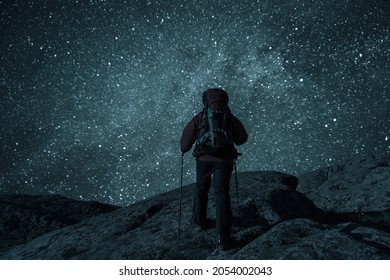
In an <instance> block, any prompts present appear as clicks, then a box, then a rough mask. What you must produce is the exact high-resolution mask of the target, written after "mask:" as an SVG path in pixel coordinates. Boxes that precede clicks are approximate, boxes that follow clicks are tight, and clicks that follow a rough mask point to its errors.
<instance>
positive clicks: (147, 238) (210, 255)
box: [0, 157, 390, 260]
mask: <svg viewBox="0 0 390 280" xmlns="http://www.w3.org/2000/svg"><path fill="white" fill-rule="evenodd" d="M237 177H238V191H237V190H236V184H235V180H234V176H233V177H232V186H231V195H232V205H233V212H234V225H233V232H234V236H235V237H236V239H237V242H236V244H235V246H233V248H232V249H231V250H227V251H219V250H217V249H216V246H215V232H214V228H213V222H215V215H214V213H215V205H214V200H213V194H212V193H210V200H209V211H208V213H209V219H210V228H209V229H206V230H201V229H199V228H197V227H196V226H194V225H193V224H192V223H191V212H192V188H193V185H188V186H185V187H183V189H182V192H180V189H175V190H172V191H170V192H167V193H163V194H160V195H158V196H155V197H151V198H149V199H146V200H143V201H140V202H137V203H135V204H132V205H130V206H128V207H116V206H112V205H106V204H102V203H97V202H85V201H74V200H71V199H67V198H64V197H60V196H27V195H1V196H0V208H1V212H0V213H1V214H0V219H1V220H0V230H1V232H0V238H1V240H0V242H1V247H0V259H14V260H21V259H53V260H58V259H59V260H62V259H82V260H84V259H93V260H98V259H121V260H122V259H145V260H149V259H242V260H245V259H284V260H291V259H299V260H312V259H320V260H328V259H365V260H368V259H369V260H378V259H379V260H380V259H387V260H388V259H390V157H381V158H376V157H371V158H359V159H352V160H348V161H345V162H343V163H339V164H336V165H334V166H328V167H324V168H321V169H318V170H314V171H312V172H308V173H305V174H302V175H300V176H293V175H289V174H284V173H280V172H276V171H259V172H247V173H239V174H238V176H237ZM180 193H182V199H181V207H180ZM180 209H181V211H180ZM180 213H181V215H180ZM179 217H180V221H179ZM179 227H180V231H179Z"/></svg>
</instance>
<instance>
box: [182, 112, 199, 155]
mask: <svg viewBox="0 0 390 280" xmlns="http://www.w3.org/2000/svg"><path fill="white" fill-rule="evenodd" d="M197 134H198V127H197V124H196V119H195V118H193V119H192V120H191V121H190V122H189V123H188V124H187V125H186V127H185V128H184V130H183V134H182V136H181V139H180V151H181V152H182V153H186V152H188V151H189V150H191V148H192V145H193V144H194V143H195V141H196V139H197V136H198V135H197Z"/></svg>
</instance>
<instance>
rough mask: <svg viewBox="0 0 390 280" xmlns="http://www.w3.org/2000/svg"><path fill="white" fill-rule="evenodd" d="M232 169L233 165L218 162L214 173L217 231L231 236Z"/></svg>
mask: <svg viewBox="0 0 390 280" xmlns="http://www.w3.org/2000/svg"><path fill="white" fill-rule="evenodd" d="M232 171H233V166H232V165H230V164H218V165H216V167H215V169H214V173H213V179H214V185H213V186H214V197H215V204H216V233H217V234H218V235H223V236H226V237H230V234H231V228H232V223H233V212H232V208H231V201H230V177H231V174H232Z"/></svg>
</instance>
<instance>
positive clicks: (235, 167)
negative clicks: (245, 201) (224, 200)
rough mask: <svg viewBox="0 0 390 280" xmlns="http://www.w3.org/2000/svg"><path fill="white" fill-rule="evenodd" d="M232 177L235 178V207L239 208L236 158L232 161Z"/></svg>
mask: <svg viewBox="0 0 390 280" xmlns="http://www.w3.org/2000/svg"><path fill="white" fill-rule="evenodd" d="M234 177H235V178H236V196H237V208H239V207H240V202H239V200H238V180H237V160H235V161H234Z"/></svg>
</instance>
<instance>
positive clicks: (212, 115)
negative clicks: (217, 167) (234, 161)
mask: <svg viewBox="0 0 390 280" xmlns="http://www.w3.org/2000/svg"><path fill="white" fill-rule="evenodd" d="M203 101H204V105H205V107H204V108H203V113H202V118H203V128H204V132H203V133H202V135H201V136H200V137H199V138H198V139H197V141H196V144H195V148H194V150H193V152H192V154H193V155H194V157H199V156H202V155H213V156H217V157H218V156H226V155H230V156H232V157H235V158H237V150H236V148H235V147H234V142H233V140H232V136H231V133H232V132H231V122H230V121H231V112H230V109H229V107H228V106H227V104H226V106H225V107H224V108H223V109H219V110H217V109H215V108H213V107H212V106H210V105H209V104H208V102H207V100H206V99H205V98H204V99H203Z"/></svg>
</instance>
